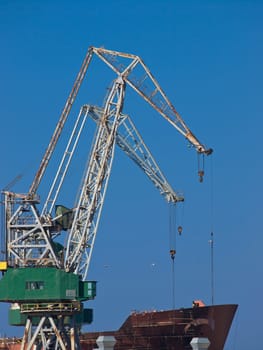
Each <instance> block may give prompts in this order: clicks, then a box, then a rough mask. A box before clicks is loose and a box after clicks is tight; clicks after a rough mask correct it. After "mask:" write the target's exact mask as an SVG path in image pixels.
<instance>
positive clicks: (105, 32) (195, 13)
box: [0, 0, 263, 350]
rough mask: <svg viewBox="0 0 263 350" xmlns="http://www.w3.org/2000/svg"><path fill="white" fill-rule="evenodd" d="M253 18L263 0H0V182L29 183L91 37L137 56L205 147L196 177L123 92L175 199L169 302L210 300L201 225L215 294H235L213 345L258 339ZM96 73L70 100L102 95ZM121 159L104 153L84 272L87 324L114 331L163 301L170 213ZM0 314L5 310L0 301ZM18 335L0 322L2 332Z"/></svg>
mask: <svg viewBox="0 0 263 350" xmlns="http://www.w3.org/2000/svg"><path fill="white" fill-rule="evenodd" d="M262 15H263V3H262V2H261V1H253V0H251V1H245V0H243V1H237V0H236V1H231V0H230V1H198V0H196V1H177V0H173V1H172V0H169V1H168V0H162V1H161V0H153V1H146V0H140V1H139V0H133V1H117V0H115V1H114V0H112V1H102V0H101V1H99V0H98V1H81V0H76V1H66V0H65V1H59V0H52V1H49V0H46V1H30V0H24V1H18V0H17V1H16V0H13V1H8V0H2V1H1V2H0V42H1V56H0V76H1V83H0V94H1V116H0V120H1V138H0V149H1V152H0V160H1V172H0V186H1V188H4V187H5V186H6V185H7V184H8V183H10V182H11V181H12V179H13V178H15V177H16V176H17V175H18V174H20V173H21V174H23V177H22V180H21V181H19V182H18V183H17V184H16V185H15V186H14V188H13V190H14V191H18V192H19V191H21V192H26V191H27V190H28V188H29V185H30V181H32V179H33V176H34V174H35V171H36V170H37V167H38V165H39V162H40V159H41V157H42V155H43V153H44V150H45V147H46V146H47V144H48V142H49V139H50V137H51V134H52V132H53V129H54V127H55V124H56V121H57V120H58V117H59V114H60V111H61V109H62V108H63V106H64V103H65V100H66V98H67V96H68V93H69V91H70V89H71V87H72V84H73V82H74V79H75V76H76V74H77V72H78V70H79V68H80V65H81V63H82V60H83V59H84V56H85V54H86V51H87V48H88V47H89V46H90V45H92V46H98V47H100V46H104V47H105V48H108V49H112V50H117V51H123V52H128V53H134V54H137V55H139V56H140V57H142V58H143V60H144V61H145V63H146V64H147V66H148V67H149V68H150V69H151V71H152V73H153V74H154V76H155V77H156V78H157V80H158V81H159V83H160V85H161V86H162V88H163V89H164V91H165V92H166V94H167V95H168V97H169V98H170V100H171V101H172V103H173V104H174V105H175V107H176V108H177V110H178V111H179V113H180V114H181V115H182V117H183V119H184V120H185V121H186V123H187V124H188V126H189V127H190V128H191V130H192V131H193V132H194V133H195V134H196V135H197V136H198V138H199V139H200V140H201V141H202V142H203V143H205V144H206V145H207V146H209V147H212V148H213V149H214V154H213V156H212V157H210V158H207V159H206V162H205V171H206V175H205V180H204V183H202V184H200V183H199V182H198V177H197V157H196V154H195V152H194V150H189V149H188V147H187V143H186V141H185V140H184V139H183V138H182V136H181V135H179V134H178V133H177V131H176V130H174V129H173V128H172V127H171V126H170V125H168V123H167V122H166V121H165V120H164V119H162V118H161V117H160V116H158V115H157V113H156V112H155V111H153V110H151V108H150V107H147V106H146V105H145V102H144V101H141V100H140V98H139V97H137V96H135V94H134V93H132V92H131V91H127V95H126V101H125V107H124V111H125V112H127V113H128V114H130V115H131V116H132V117H133V118H134V120H135V122H136V126H137V128H138V129H139V130H140V132H141V134H142V136H143V138H144V140H145V142H146V144H147V145H148V146H149V148H150V149H151V151H152V153H153V155H154V156H155V158H156V160H157V161H158V163H159V165H160V166H161V168H162V170H163V172H164V173H165V175H166V176H167V178H168V180H169V181H170V183H171V185H172V186H173V187H174V188H175V189H177V190H182V191H183V193H184V195H185V204H184V205H183V206H182V207H181V208H178V215H177V216H178V224H181V225H182V226H183V234H182V236H181V237H177V239H176V248H177V255H176V259H175V304H176V306H177V307H181V306H184V307H187V306H190V305H191V302H192V300H193V299H199V298H200V299H203V300H204V301H205V303H207V304H209V303H210V302H211V288H210V245H209V243H208V241H209V239H210V233H211V230H213V232H214V237H215V242H214V243H215V244H214V247H215V250H214V254H215V260H214V265H215V276H214V277H215V296H214V297H215V303H216V304H221V303H237V304H239V311H238V313H237V315H236V317H235V320H234V323H233V326H232V329H231V333H230V336H229V339H228V342H227V345H226V350H233V349H234V350H235V349H236V350H245V349H248V348H250V349H253V348H257V347H258V346H259V344H261V323H262V320H261V313H262V312H261V311H262V305H261V296H262V292H263V282H262V278H261V274H262V243H263V238H262V199H261V196H262V175H263V174H262V172H263V165H262V145H261V131H262V111H263V108H262V81H263V69H262V53H263V46H262V45H263V44H262V42H263V25H262ZM104 72H105V73H104ZM107 74H108V71H107V69H106V68H105V67H104V66H103V65H101V66H99V65H96V63H95V64H94V68H93V66H92V65H91V66H90V69H89V71H88V73H87V81H85V84H84V86H83V90H82V93H81V95H80V99H79V101H77V102H78V107H79V106H81V105H82V104H84V103H94V104H99V103H102V102H103V95H104V93H105V92H106V88H107V87H108V85H109V84H110V81H108V82H107V80H106V85H105V86H104V87H103V88H101V85H102V84H101V82H102V81H104V80H103V79H105V77H107V76H108V75H107ZM107 84H108V85H107ZM103 89H104V90H103ZM126 158H127V157H125V156H124V155H123V154H121V152H117V153H116V158H115V160H114V164H113V171H112V176H111V179H110V184H109V188H108V193H107V196H106V201H105V206H104V210H103V215H102V220H101V225H100V228H99V234H98V239H97V242H96V247H95V250H94V255H93V261H92V266H91V270H90V278H91V279H95V280H98V296H97V299H96V300H95V301H94V302H92V303H91V305H90V306H91V307H94V310H95V311H94V312H95V320H94V324H93V325H92V326H91V327H90V329H92V330H95V329H97V330H102V329H104V330H111V329H116V328H118V327H119V326H120V325H121V323H122V322H123V321H124V319H125V317H126V316H127V315H128V314H129V313H130V312H131V310H134V309H137V310H145V309H167V308H170V307H171V306H172V274H171V261H170V257H169V249H170V247H169V240H170V238H169V209H168V206H167V204H166V203H165V202H164V200H163V198H162V197H161V196H160V195H159V193H158V191H156V189H155V188H154V187H153V186H152V184H151V183H150V182H149V180H148V179H147V178H145V176H144V174H143V173H142V172H140V171H139V170H138V169H137V167H136V166H134V165H133V164H132V163H131V162H130V160H129V159H126ZM80 179H81V174H76V180H77V181H78V180H80ZM47 186H48V185H47V184H46V185H45V184H43V187H42V189H41V191H43V193H44V192H45V191H46V190H47ZM69 191H70V189H69ZM0 310H1V313H2V314H3V317H6V307H5V306H0ZM19 332H20V333H21V330H17V329H15V330H12V329H11V328H10V327H9V326H8V325H7V321H6V322H2V323H1V326H0V333H1V334H3V333H7V334H9V335H12V334H18V333H19ZM252 335H253V336H252Z"/></svg>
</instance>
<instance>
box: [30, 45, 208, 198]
mask: <svg viewBox="0 0 263 350" xmlns="http://www.w3.org/2000/svg"><path fill="white" fill-rule="evenodd" d="M94 54H95V55H97V56H98V57H99V58H100V59H101V60H102V61H103V62H104V63H105V64H106V65H107V66H109V67H110V68H111V69H112V70H113V71H114V72H115V73H116V74H117V75H118V76H121V77H122V79H123V81H125V82H126V83H127V84H128V85H129V86H130V87H131V88H132V89H133V90H135V91H136V92H137V93H138V94H139V95H140V96H141V97H142V98H143V99H144V100H145V101H146V102H148V103H149V104H150V105H151V106H152V107H153V108H154V109H155V110H156V111H157V112H158V113H160V114H161V115H162V116H163V117H164V118H165V119H166V120H167V121H168V122H169V123H170V124H172V125H173V126H174V127H175V128H176V129H177V130H178V131H179V132H180V133H181V134H182V135H183V136H184V137H185V138H186V139H187V140H188V141H189V142H190V144H192V145H193V146H194V147H195V148H196V150H197V152H198V153H204V154H206V155H209V154H211V153H212V152H213V150H212V149H211V148H206V147H205V146H204V145H203V144H202V143H201V142H200V141H199V140H198V139H197V138H196V136H195V135H194V134H193V132H192V131H191V130H190V129H189V127H188V126H187V125H186V123H185V122H184V121H183V119H182V117H181V116H180V114H179V113H178V112H177V111H176V109H175V107H174V106H173V105H172V103H171V102H170V100H169V99H168V97H167V96H166V94H165V93H164V91H163V90H162V88H161V86H160V85H159V83H158V82H157V80H156V79H155V78H154V76H153V74H152V73H151V71H150V70H149V68H148V67H147V66H146V65H145V63H144V62H143V60H142V59H141V58H140V57H139V56H136V55H132V54H128V53H123V52H118V51H113V50H107V49H104V48H96V47H93V46H90V47H89V49H88V51H87V54H86V56H85V58H84V61H83V63H82V65H81V68H80V71H79V73H78V75H77V78H76V80H75V82H74V84H73V88H72V90H71V92H70V94H69V96H68V98H67V100H66V104H65V106H64V108H63V110H62V112H61V115H60V118H59V121H58V123H57V126H56V129H55V132H54V134H53V136H52V138H51V140H50V143H49V145H48V147H47V149H46V151H45V154H44V156H43V158H42V160H41V163H40V166H39V168H38V171H37V172H36V175H35V177H34V180H33V182H32V184H31V187H30V189H29V193H28V197H29V198H32V197H33V195H34V194H35V193H36V192H37V189H38V186H39V184H40V182H41V179H42V177H43V176H44V173H45V171H46V168H47V166H48V163H49V161H50V158H51V157H52V154H53V152H54V149H55V147H56V144H57V142H58V139H59V137H60V135H61V132H62V130H63V128H64V125H65V122H66V120H67V118H68V115H69V113H70V110H71V108H72V106H73V103H74V102H75V99H76V96H77V94H78V92H79V89H80V87H81V84H82V82H83V79H84V77H85V74H86V71H87V69H88V67H89V65H90V62H91V59H92V57H93V55H94ZM118 59H121V62H120V60H118ZM123 60H124V61H123ZM138 71H139V72H138Z"/></svg>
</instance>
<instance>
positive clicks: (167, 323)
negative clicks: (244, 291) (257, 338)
mask: <svg viewBox="0 0 263 350" xmlns="http://www.w3.org/2000/svg"><path fill="white" fill-rule="evenodd" d="M236 310H237V305H235V304H227V305H213V306H202V307H192V308H182V309H177V310H166V311H147V312H134V313H132V314H131V315H130V316H129V317H128V318H127V319H126V321H125V322H124V323H123V325H122V326H121V327H120V328H119V329H118V330H116V331H104V332H92V333H84V334H82V336H81V348H82V350H93V349H95V348H97V344H96V339H97V338H98V337H99V336H100V335H111V336H114V337H115V338H116V345H115V347H114V350H128V349H129V350H146V349H148V350H190V349H192V347H191V345H190V342H191V340H192V338H194V337H206V338H208V339H209V341H210V347H209V350H223V348H224V345H225V342H226V339H227V336H228V333H229V330H230V327H231V324H232V321H233V318H234V315H235V312H236Z"/></svg>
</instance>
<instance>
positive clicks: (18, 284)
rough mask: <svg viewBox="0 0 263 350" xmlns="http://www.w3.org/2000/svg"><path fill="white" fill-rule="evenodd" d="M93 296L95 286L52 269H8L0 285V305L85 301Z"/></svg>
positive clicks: (75, 276)
mask: <svg viewBox="0 0 263 350" xmlns="http://www.w3.org/2000/svg"><path fill="white" fill-rule="evenodd" d="M95 296H96V282H95V281H82V280H81V279H80V276H79V275H76V274H74V273H70V272H66V271H64V270H61V269H57V268H55V267H25V268H8V269H7V271H6V272H5V274H4V276H3V277H2V279H1V281H0V301H3V302H11V303H14V302H27V303H28V302H30V303H31V302H44V301H46V302H59V301H70V300H71V301H72V300H76V301H85V300H90V299H94V298H95Z"/></svg>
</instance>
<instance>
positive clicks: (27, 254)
mask: <svg viewBox="0 0 263 350" xmlns="http://www.w3.org/2000/svg"><path fill="white" fill-rule="evenodd" d="M93 57H98V58H99V59H100V60H102V61H103V62H104V63H105V64H106V65H107V66H108V67H109V68H110V69H111V70H112V71H113V72H115V73H116V78H115V79H114V81H113V82H112V85H111V88H110V89H109V92H108V94H107V96H106V99H105V103H104V106H103V107H98V106H95V105H87V104H83V105H82V106H81V108H80V111H79V114H78V115H77V116H75V117H73V118H74V120H75V122H74V126H73V128H72V130H71V133H70V135H69V138H68V141H67V143H66V147H65V149H64V150H63V152H62V154H61V157H60V159H58V160H57V171H56V173H55V175H54V177H53V181H52V184H51V186H50V188H49V190H48V193H47V196H46V199H45V200H44V201H43V202H41V201H40V198H39V195H38V193H37V191H38V188H39V185H40V184H41V182H42V180H43V177H44V175H45V172H46V170H47V168H48V165H49V161H50V159H51V157H52V155H54V151H55V149H56V146H57V143H58V140H59V138H60V136H61V135H62V132H63V131H64V126H65V123H66V121H67V118H68V116H69V115H71V114H73V113H70V112H71V108H72V105H73V103H74V101H75V99H76V97H77V95H78V92H79V89H80V87H81V84H82V82H83V80H84V78H85V75H86V71H87V69H88V67H89V65H90V63H91V61H92V58H93ZM128 87H130V88H131V89H133V90H134V91H135V92H136V93H138V94H139V95H140V96H141V97H142V98H143V99H144V100H145V101H146V102H147V103H148V104H150V105H151V106H152V107H153V108H154V109H155V110H156V111H157V112H158V113H159V114H160V115H161V116H162V117H163V118H164V119H166V120H167V121H168V122H169V123H170V124H171V125H172V126H173V127H175V129H177V131H179V133H181V134H182V135H183V136H184V137H185V138H186V139H187V140H188V141H189V142H190V144H192V145H193V147H195V149H196V150H197V152H198V153H199V154H205V155H209V154H211V153H212V150H211V149H207V148H206V147H205V146H204V145H203V144H202V143H200V142H199V141H198V139H197V138H196V137H195V136H194V134H193V133H192V132H191V130H190V129H189V128H188V127H187V125H186V124H185V122H184V121H183V120H182V118H181V117H180V115H179V114H178V112H177V111H176V109H175V108H174V107H173V105H172V103H171V102H170V101H169V100H168V98H167V96H166V95H165V93H164V92H163V90H162V89H161V87H160V85H159V84H158V82H157V80H156V79H155V78H154V76H153V75H152V73H151V72H150V70H149V69H148V68H147V66H146V65H145V64H144V62H143V61H142V59H141V58H140V57H139V56H136V55H131V54H127V53H122V52H117V51H111V50H106V49H104V48H95V47H90V48H89V49H88V52H87V55H86V57H85V59H84V61H83V64H82V66H81V69H80V71H79V73H78V76H77V78H76V81H75V83H74V85H73V88H72V90H71V92H70V95H69V97H68V99H67V101H66V104H65V106H64V109H63V111H62V113H61V115H60V118H59V121H58V123H57V126H56V128H55V131H54V134H53V136H52V138H51V141H50V143H49V145H48V147H47V149H46V151H45V154H44V156H43V158H42V161H41V163H40V166H39V169H38V171H37V173H36V175H35V177H34V180H33V182H32V184H31V186H30V188H29V191H28V193H14V192H11V191H10V190H4V191H3V198H4V200H3V205H4V227H5V232H4V233H3V234H4V238H5V260H4V261H1V262H0V270H2V273H3V277H2V279H1V280H0V301H2V302H9V303H11V307H10V310H9V322H10V324H12V325H21V326H24V327H25V328H24V336H23V340H22V344H21V350H31V349H32V348H33V347H36V348H39V349H40V348H42V349H61V350H68V349H70V350H73V349H79V348H80V343H79V329H80V327H81V325H82V324H83V323H90V322H91V321H92V310H91V309H86V308H85V307H84V302H85V301H87V300H90V299H93V298H94V297H95V296H96V282H95V281H89V280H88V279H87V278H88V271H89V264H90V261H91V257H92V251H93V248H94V243H95V238H96V234H97V231H98V226H99V221H100V216H101V211H102V208H103V203H104V198H105V194H106V190H107V185H108V181H109V177H110V173H111V167H112V161H113V158H114V152H115V146H116V145H117V146H118V147H119V148H120V149H121V150H123V151H124V152H125V154H127V155H128V157H129V158H131V160H132V161H133V162H134V163H135V164H137V165H138V166H139V167H140V168H141V170H142V171H143V172H144V173H145V174H146V175H147V176H148V178H149V180H150V181H151V182H152V183H153V184H154V186H155V187H156V188H157V189H158V190H159V192H160V194H161V195H163V196H164V198H165V199H166V200H167V201H168V202H170V203H174V204H176V203H177V202H180V201H183V197H182V196H180V195H179V194H178V193H176V192H175V191H174V190H173V188H172V187H171V186H170V184H169V182H168V181H167V180H166V178H165V176H164V175H163V173H162V171H161V170H160V168H159V166H158V165H157V163H156V161H155V160H154V158H153V156H152V154H151V152H150V150H149V149H148V148H147V146H146V145H145V143H144V141H143V139H142V137H141V135H140V133H139V132H138V130H137V128H136V127H135V125H134V123H133V121H132V119H131V117H130V116H129V115H127V114H125V113H124V110H123V106H124V101H125V94H126V90H127V88H128ZM90 119H91V120H93V121H94V122H95V123H96V131H95V134H94V141H93V144H92V146H91V151H90V155H89V158H88V163H87V166H86V167H85V171H84V175H83V177H82V182H81V186H80V191H79V194H78V196H77V200H76V202H75V203H74V204H72V207H71V208H67V207H65V206H62V205H59V204H58V203H59V198H60V197H59V196H60V194H61V193H62V191H63V185H64V184H65V179H66V177H67V174H68V172H69V169H70V167H71V166H72V159H73V157H74V155H75V153H76V150H77V147H78V145H79V140H80V137H81V136H82V137H83V130H84V126H85V123H86V122H87V120H90ZM84 137H85V136H84ZM62 234H63V235H64V236H65V244H64V245H63V244H61V242H60V237H61V236H62Z"/></svg>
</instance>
